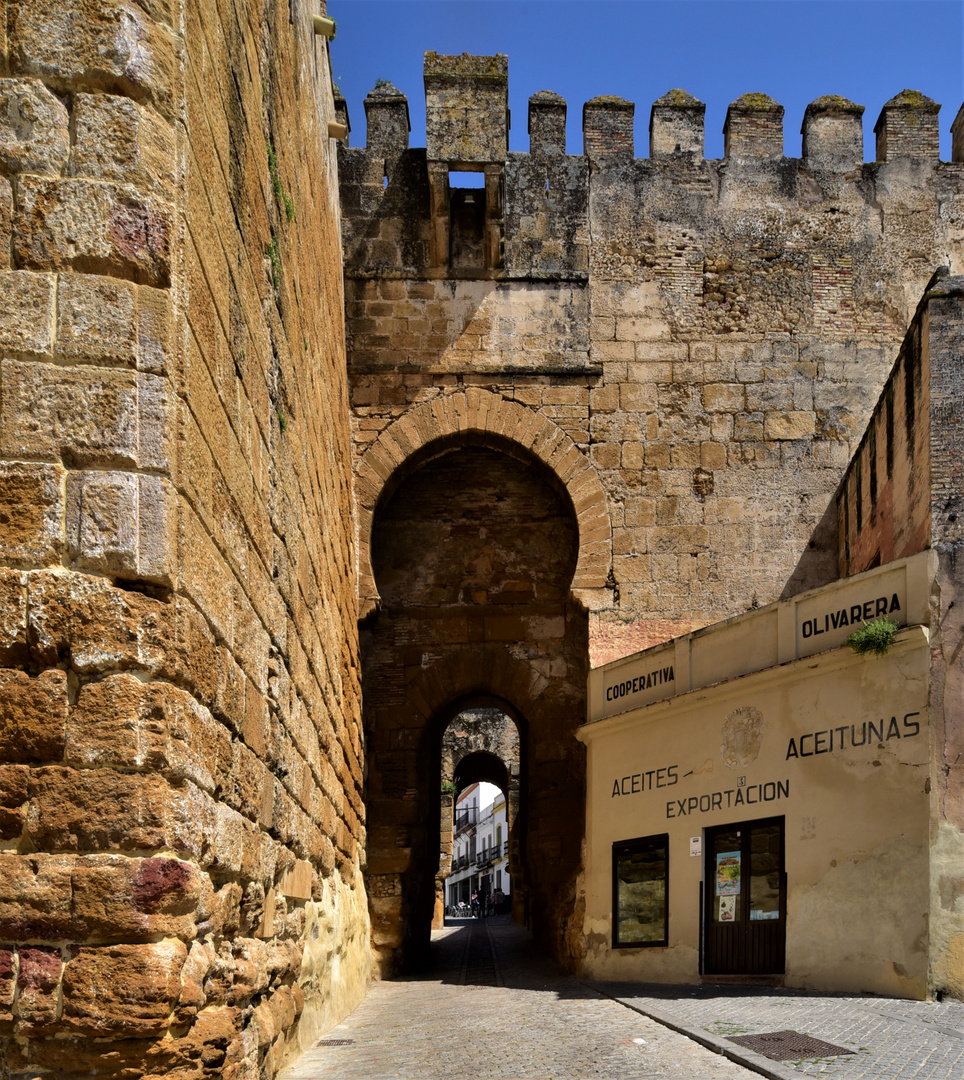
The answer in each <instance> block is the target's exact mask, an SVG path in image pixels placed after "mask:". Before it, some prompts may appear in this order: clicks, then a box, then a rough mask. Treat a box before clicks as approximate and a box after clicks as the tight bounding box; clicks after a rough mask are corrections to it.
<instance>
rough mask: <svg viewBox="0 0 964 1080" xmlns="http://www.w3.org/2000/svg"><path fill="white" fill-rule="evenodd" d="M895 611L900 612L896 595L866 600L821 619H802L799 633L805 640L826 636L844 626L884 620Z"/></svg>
mask: <svg viewBox="0 0 964 1080" xmlns="http://www.w3.org/2000/svg"><path fill="white" fill-rule="evenodd" d="M895 611H900V599H899V598H898V596H897V593H893V594H892V595H891V596H889V597H888V596H876V597H874V599H873V600H866V601H864V603H862V604H850V605H848V606H847V607H842V608H838V609H837V610H836V611H825V612H823V614H822V617H821V616H820V615H817V616H816V617H815V618H812V619H804V620H803V622H802V623H801V625H800V633H801V634H802V635H803V636H804V637H805V638H811V637H814V636H816V635H818V634H828V633H830V631H831V630H839V629H841V628H842V627H844V626H846V627H851V626H859V625H861V623H865V622H869V621H870V620H871V619H886V618H887V617H888V616H889V615H892V614H893V613H894V612H895Z"/></svg>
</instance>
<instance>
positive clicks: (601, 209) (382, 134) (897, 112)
mask: <svg viewBox="0 0 964 1080" xmlns="http://www.w3.org/2000/svg"><path fill="white" fill-rule="evenodd" d="M424 77H425V97H426V132H427V134H426V146H425V148H424V149H417V148H410V147H409V128H410V124H409V116H408V101H407V99H406V97H405V95H404V94H403V93H402V92H401V91H400V90H398V89H397V88H396V87H394V86H393V85H391V84H390V83H383V84H380V85H379V86H377V87H376V88H375V89H374V90H372V92H371V93H370V94H369V95H368V97H367V98H366V99H365V113H366V118H367V126H368V134H367V145H366V146H365V147H364V148H353V147H350V146H348V144H347V140H346V141H345V142H343V143H342V144H341V145H340V147H339V155H340V157H339V171H340V184H341V197H342V223H343V238H344V245H345V255H346V267H347V272H348V274H349V275H350V276H354V275H357V276H359V277H364V278H372V277H381V276H386V275H387V276H403V277H405V276H410V277H416V278H455V279H475V280H479V279H482V280H513V279H515V280H520V279H525V278H537V279H540V280H571V281H586V280H588V278H589V276H590V275H591V274H593V273H596V274H601V275H603V276H604V277H615V278H617V279H622V280H630V281H654V282H656V283H657V284H658V286H659V288H660V289H661V290H662V292H663V293H664V294H667V295H669V294H673V295H674V296H675V300H674V306H673V318H674V319H675V320H676V322H677V328H678V329H685V328H687V327H695V326H696V325H697V324H706V323H707V320H709V322H710V323H711V324H712V325H713V326H715V327H716V328H717V329H725V330H727V331H729V332H732V331H736V330H740V329H743V328H746V327H747V326H748V325H749V324H751V323H752V322H753V318H752V316H751V303H750V297H749V296H748V295H747V289H746V288H744V287H742V286H738V285H736V284H733V286H732V287H730V284H729V283H728V281H727V279H726V277H725V276H724V277H722V278H721V276H720V275H719V274H718V273H717V272H716V271H714V270H713V269H711V268H712V267H713V266H715V265H716V264H718V263H720V261H721V260H729V261H730V262H733V258H734V255H736V257H737V263H738V264H739V265H740V266H741V267H744V268H745V269H746V272H747V273H748V274H749V275H750V279H751V280H752V281H753V282H754V285H753V287H752V288H751V289H750V290H749V292H750V293H751V294H752V293H755V292H758V291H759V283H760V282H761V281H762V282H773V283H774V289H776V288H777V282H779V289H781V290H784V291H785V290H786V289H788V288H789V289H796V288H797V287H798V285H801V282H802V284H804V285H806V286H807V288H806V290H805V292H807V293H808V294H809V295H810V300H809V301H808V302H807V303H804V302H803V299H802V294H801V296H799V297H795V298H794V299H793V300H792V302H789V303H781V304H779V305H776V306H775V307H774V308H772V309H770V310H767V306H766V304H765V303H764V304H762V305H761V304H759V303H757V304H756V308H755V310H756V311H757V312H766V315H765V316H764V315H762V314H761V315H760V319H761V320H762V319H764V318H766V319H767V320H768V321H767V325H768V326H769V327H770V328H771V329H774V328H776V329H779V330H781V331H782V332H795V330H797V328H799V326H801V325H804V324H806V323H809V322H811V321H812V320H813V319H814V318H816V319H818V320H823V321H825V322H826V323H827V324H828V325H832V326H835V327H837V328H838V329H839V331H840V332H841V333H843V332H845V330H846V328H847V327H848V326H853V325H854V323H853V318H852V315H851V314H850V313H851V312H852V310H855V308H854V304H853V303H852V301H851V299H850V297H851V295H852V294H854V290H856V294H859V293H860V292H861V290H862V289H863V288H864V285H866V289H867V290H869V291H870V292H872V293H874V294H875V296H874V303H873V308H874V314H873V315H872V316H868V317H867V318H868V320H869V322H868V325H875V326H877V327H881V326H887V327H893V326H896V325H897V324H898V323H899V322H900V319H895V314H894V313H895V312H896V311H900V312H902V313H903V314H907V312H906V308H907V305H908V301H907V299H906V298H905V297H904V296H903V295H901V296H899V297H897V296H894V297H888V298H887V299H884V297H883V295H882V294H883V293H885V292H887V291H888V289H889V288H890V286H889V285H887V284H885V285H881V283H880V282H881V280H882V279H881V278H880V275H879V273H876V272H875V271H874V270H872V269H871V268H872V267H874V266H877V267H878V269H879V268H880V267H881V266H883V265H884V264H888V265H889V264H890V262H891V260H894V261H895V262H898V263H899V261H900V260H901V259H905V258H909V259H911V260H919V259H921V257H922V256H921V252H923V251H925V250H932V255H928V256H927V260H925V261H931V262H935V264H936V263H949V262H952V261H953V258H954V250H955V247H954V245H956V244H957V243H958V235H957V234H958V232H960V231H961V230H960V229H958V227H957V225H956V224H955V222H956V218H952V219H948V220H949V224H948V223H945V222H943V221H939V220H938V218H939V215H938V213H937V206H938V205H939V204H941V203H946V202H947V200H955V199H956V198H958V196H960V195H961V192H962V187H964V120H962V116H964V109H962V112H961V113H959V114H958V117H957V119H956V120H955V122H954V125H953V128H952V130H953V132H954V150H953V157H954V161H952V162H941V161H940V159H939V128H938V114H939V110H940V106H939V105H938V104H937V103H936V102H934V101H932V100H931V99H930V98H928V97H926V96H925V95H923V94H921V93H919V92H917V91H912V90H904V91H902V92H901V93H899V94H897V95H896V96H895V97H893V98H892V99H891V100H890V101H888V102H887V103H886V105H884V107H883V109H882V110H881V113H880V116H879V118H878V120H877V122H876V125H875V127H874V131H875V132H876V137H877V141H876V149H877V160H876V161H874V162H864V160H863V146H864V132H863V113H864V108H863V106H862V105H858V104H856V103H854V102H852V101H849V100H848V99H846V98H843V97H840V96H835V95H828V96H825V97H820V98H817V99H816V100H815V101H812V102H811V103H810V104H809V105H808V106H807V108H806V110H805V111H804V115H803V118H802V123H801V129H800V130H801V133H802V135H803V147H802V156H801V157H798V158H793V157H786V156H785V155H784V122H785V116H784V108H783V106H782V105H781V104H780V103H779V102H777V101H774V100H773V98H771V97H769V96H768V95H766V94H764V93H748V94H744V95H742V96H741V97H739V98H738V99H737V100H736V101H734V102H732V103H731V104H730V106H729V108H728V109H727V113H726V120H725V123H724V128H723V131H724V135H725V153H724V156H723V157H722V158H719V159H708V158H706V157H705V156H704V145H705V140H704V127H705V114H706V106H705V104H704V103H703V102H702V101H699V100H698V99H697V98H695V97H693V96H692V95H691V94H689V93H687V92H686V91H685V90H682V89H674V90H670V91H669V92H668V93H666V94H664V95H663V96H662V97H660V98H659V99H658V100H657V101H655V102H654V103H653V105H652V106H651V108H650V114H649V156H648V157H640V156H637V150H636V147H635V145H634V133H633V127H634V120H635V111H636V106H635V105H634V103H633V102H631V101H627V100H625V99H623V98H620V97H612V96H600V97H594V98H592V99H590V100H589V101H587V102H586V103H585V104H584V105H583V108H582V129H583V146H582V153H580V154H571V153H569V152H568V148H567V146H566V114H567V105H566V101H565V99H564V98H562V97H561V96H560V95H558V94H556V93H553V92H551V91H548V90H541V91H539V92H538V93H536V94H533V95H532V97H531V98H530V99H529V115H528V133H529V150H528V151H510V150H509V149H508V133H509V123H510V116H509V109H508V60H507V58H506V57H505V56H501V55H498V56H482V57H479V56H469V55H468V54H462V55H461V56H441V55H439V54H437V53H426V54H425V76H424ZM336 109H338V110H339V111H340V118H341V119H342V120H343V121H345V122H347V111H346V110H345V109H344V106H343V103H340V102H336ZM465 172H476V173H481V174H482V176H483V182H482V186H481V187H478V188H472V189H467V188H465V187H463V186H462V184H461V183H460V177H459V174H461V173H465ZM935 200H936V201H935ZM922 211H923V212H924V214H923V216H920V214H921V212H922ZM905 214H906V215H909V216H908V217H907V220H906V222H905V221H904V218H905ZM915 215H916V216H915ZM925 219H926V220H927V221H928V222H929V225H927V226H924V225H923V223H924V221H925ZM831 225H832V227H831ZM908 227H909V229H910V231H909V232H908ZM922 228H924V230H925V232H926V231H927V229H930V232H929V234H928V236H927V237H926V238H925V237H923V236H922V235H918V233H920V230H921V229H922ZM941 231H943V233H944V234H946V235H942V236H941V237H939V236H938V234H939V233H940V232H941ZM949 245H950V246H949ZM880 260H882V262H881V261H880ZM961 269H964V267H962V268H961ZM928 272H929V267H928ZM873 274H876V276H874V277H873V278H871V275H873ZM865 275H866V277H867V280H866V283H863V282H862V281H861V278H862V277H863V276H865ZM886 276H887V275H885V278H884V280H886ZM891 276H893V275H891ZM803 279H807V280H806V281H803ZM824 279H826V280H824ZM801 287H802V286H801ZM828 289H829V292H828V291H827V290H828ZM673 290H676V293H673ZM677 294H678V295H677ZM857 307H859V304H858V305H857ZM824 308H825V310H824ZM908 317H909V314H908ZM761 326H762V322H761ZM888 332H889V331H888Z"/></svg>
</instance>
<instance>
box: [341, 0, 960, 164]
mask: <svg viewBox="0 0 964 1080" xmlns="http://www.w3.org/2000/svg"><path fill="white" fill-rule="evenodd" d="M328 13H329V15H331V16H332V17H333V18H334V19H336V20H337V23H338V33H337V37H336V39H335V40H334V41H333V42H332V44H331V58H332V67H333V70H334V74H335V78H336V80H337V82H338V85H339V86H340V88H341V91H342V93H343V94H344V95H345V97H346V99H347V101H348V110H349V115H350V119H351V125H352V133H351V145H353V146H364V144H365V110H364V106H363V104H362V102H363V100H364V97H365V95H366V93H368V91H369V90H371V88H372V87H373V86H374V85H375V80H376V79H388V80H390V81H391V82H393V83H394V84H395V85H396V86H397V87H398V88H399V89H400V90H402V91H403V92H404V93H405V94H406V95H407V96H408V99H409V111H410V113H411V119H412V135H411V145H412V146H424V145H425V103H424V90H423V86H422V54H423V53H424V52H425V51H426V50H429V49H433V50H435V51H436V52H441V53H459V52H471V53H479V54H490V53H497V52H501V53H505V54H507V56H508V57H509V107H510V110H511V114H512V126H511V130H510V133H509V146H510V149H512V150H528V148H529V137H528V135H527V133H526V118H527V113H528V99H529V96H530V95H531V94H533V93H535V92H536V91H537V90H554V91H556V93H559V94H562V96H563V97H564V98H566V100H567V102H568V104H569V114H568V150H569V153H571V154H579V153H582V129H581V124H582V105H583V103H584V102H585V101H587V100H588V99H589V98H591V97H595V96H596V95H597V94H618V95H620V96H621V97H624V98H628V99H629V100H630V101H634V102H635V103H636V156H637V157H644V156H646V155H647V154H648V153H649V135H648V129H649V110H650V106H651V105H652V103H653V101H655V100H656V98H658V97H660V96H661V95H662V94H664V93H665V92H666V91H667V90H669V89H671V88H673V87H677V86H680V87H682V88H683V89H685V90H688V91H689V92H690V93H691V94H695V95H696V96H697V97H698V98H700V100H701V101H703V102H705V103H706V156H707V157H710V158H713V157H722V155H723V135H722V128H723V121H724V118H725V116H726V108H727V105H729V103H730V102H731V101H733V100H734V99H735V98H737V97H739V96H740V95H741V94H744V93H746V92H748V91H753V92H757V91H762V92H763V93H767V94H769V95H770V96H771V97H773V98H775V99H776V100H777V101H779V102H780V104H782V105H783V106H784V108H785V109H786V114H785V117H784V146H785V153H786V154H787V155H788V156H790V157H796V156H799V154H800V134H799V133H800V124H801V122H802V120H803V111H804V109H805V107H806V105H807V103H808V102H810V101H812V100H813V99H814V98H817V97H820V96H821V95H823V94H842V95H843V96H844V97H848V98H850V99H851V100H853V101H856V102H858V103H859V104H861V105H864V106H865V107H866V112H865V113H864V147H865V153H864V156H865V158H866V159H867V160H873V158H874V136H873V127H874V124H875V123H876V120H877V117H878V116H879V114H880V109H881V106H882V105H883V104H884V102H886V101H887V100H888V99H889V98H891V97H893V96H894V95H895V94H897V93H899V92H900V91H901V90H903V89H904V88H910V89H914V90H920V91H922V92H923V93H925V94H927V95H928V96H929V97H931V98H933V99H934V100H935V101H938V102H940V104H941V105H942V109H941V112H940V126H941V157H942V158H943V159H944V160H950V156H951V138H950V134H949V129H950V125H951V123H952V121H953V120H954V117H955V115H956V114H957V110H958V109H959V108H960V106H961V103H962V101H964V0H914V2H905V0H893V2H888V0H328Z"/></svg>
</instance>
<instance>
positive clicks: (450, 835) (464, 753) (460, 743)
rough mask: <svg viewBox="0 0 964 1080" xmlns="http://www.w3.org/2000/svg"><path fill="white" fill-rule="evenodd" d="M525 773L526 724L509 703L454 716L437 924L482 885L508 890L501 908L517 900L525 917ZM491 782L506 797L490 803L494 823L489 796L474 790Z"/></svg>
mask: <svg viewBox="0 0 964 1080" xmlns="http://www.w3.org/2000/svg"><path fill="white" fill-rule="evenodd" d="M520 776H521V746H520V739H519V728H518V726H517V725H516V723H515V722H514V721H513V719H512V717H511V716H509V715H508V714H507V713H506V712H505V711H504V710H503V709H499V708H495V707H489V708H474V709H466V710H464V711H463V712H460V713H459V714H458V715H457V716H455V717H454V718H453V719H452V721H451V722H450V723H449V724H448V726H447V727H446V729H445V733H444V734H443V736H442V769H441V792H442V807H441V818H440V825H439V827H440V844H439V848H440V853H439V867H438V873H437V875H436V879H435V912H434V916H433V919H432V929H433V930H438V929H440V928H441V926H442V924H443V920H444V914H445V912H446V911H447V910H449V912H450V913H451V911H450V909H451V908H452V907H453V906H454V905H455V904H456V903H458V902H463V903H464V902H465V901H466V900H467V899H469V898H470V896H471V894H472V892H473V891H474V890H475V889H477V888H478V887H479V886H480V885H481V886H482V887H483V888H484V889H486V890H487V891H488V892H489V893H490V895H494V894H495V892H496V891H498V892H499V893H501V894H502V902H501V903H500V910H505V909H509V908H513V907H514V910H515V914H516V917H517V918H518V919H519V920H520V921H522V920H524V919H525V913H526V908H525V897H526V890H525V874H524V872H523V867H524V865H525V859H524V845H523V831H524V830H523V828H522V827H521V824H522V823H521V822H520V820H519V808H520V804H521V789H520ZM485 784H490V785H492V786H493V788H497V789H498V791H499V792H500V797H499V798H500V800H501V802H500V801H499V800H496V801H495V802H494V803H493V805H492V807H491V808H490V809H492V810H493V811H494V814H492V815H490V816H492V818H493V821H492V822H490V823H489V824H490V825H492V826H494V827H490V828H486V824H487V823H486V821H485V819H484V818H482V817H480V813H481V812H482V811H483V810H484V805H485V800H484V799H482V800H481V801H480V799H479V796H478V793H477V792H476V791H475V790H474V789H477V788H479V787H480V785H485ZM463 796H464V797H465V799H466V800H471V803H472V806H471V807H469V806H468V805H467V802H463V801H462V800H463ZM473 809H474V811H475V812H474V813H473V812H472V810H473ZM477 841H478V842H477ZM487 879H488V880H487ZM506 898H508V899H506Z"/></svg>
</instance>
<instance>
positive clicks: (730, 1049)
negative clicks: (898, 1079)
mask: <svg viewBox="0 0 964 1080" xmlns="http://www.w3.org/2000/svg"><path fill="white" fill-rule="evenodd" d="M583 986H586V987H588V988H589V989H590V990H594V991H595V992H596V993H597V994H601V995H602V996H603V997H607V998H609V999H610V1000H611V1001H615V1002H616V1003H617V1004H618V1005H622V1006H624V1007H625V1008H627V1009H632V1011H633V1012H638V1013H639V1014H640V1015H641V1016H648V1017H649V1018H650V1019H651V1020H655V1021H656V1022H657V1023H658V1024H662V1025H663V1026H664V1027H668V1028H669V1029H670V1031H675V1032H678V1033H679V1034H680V1035H685V1036H686V1037H687V1038H689V1039H692V1040H693V1041H694V1042H698V1043H699V1044H700V1045H701V1046H705V1047H706V1049H707V1050H712V1051H714V1053H717V1054H722V1055H723V1056H724V1057H726V1058H729V1059H730V1061H735V1062H736V1064H737V1065H743V1066H745V1067H746V1068H747V1069H752V1070H753V1072H756V1073H759V1074H760V1075H761V1076H767V1077H770V1080H800V1077H801V1075H802V1074H801V1073H799V1072H797V1071H796V1070H795V1069H790V1068H788V1067H787V1066H785V1065H781V1064H780V1063H779V1062H777V1061H772V1060H771V1059H770V1058H768V1057H764V1056H763V1055H762V1054H758V1053H756V1052H755V1051H753V1050H749V1049H747V1048H746V1047H743V1046H738V1045H737V1044H736V1043H731V1042H729V1041H728V1040H726V1039H721V1038H718V1037H717V1036H715V1035H713V1034H711V1033H710V1032H708V1031H706V1030H704V1029H703V1028H695V1027H691V1026H690V1025H689V1024H684V1023H682V1021H680V1020H678V1019H676V1017H674V1016H672V1015H670V1014H669V1013H666V1012H663V1010H662V1009H654V1008H653V1007H652V1006H651V1005H646V1006H645V1007H644V1006H642V1005H639V1004H636V1003H635V1002H634V1001H633V1000H632V999H629V998H622V997H616V996H615V995H614V994H610V993H608V992H607V991H605V990H603V989H601V988H600V987H599V986H596V985H595V984H594V983H591V982H583Z"/></svg>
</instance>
